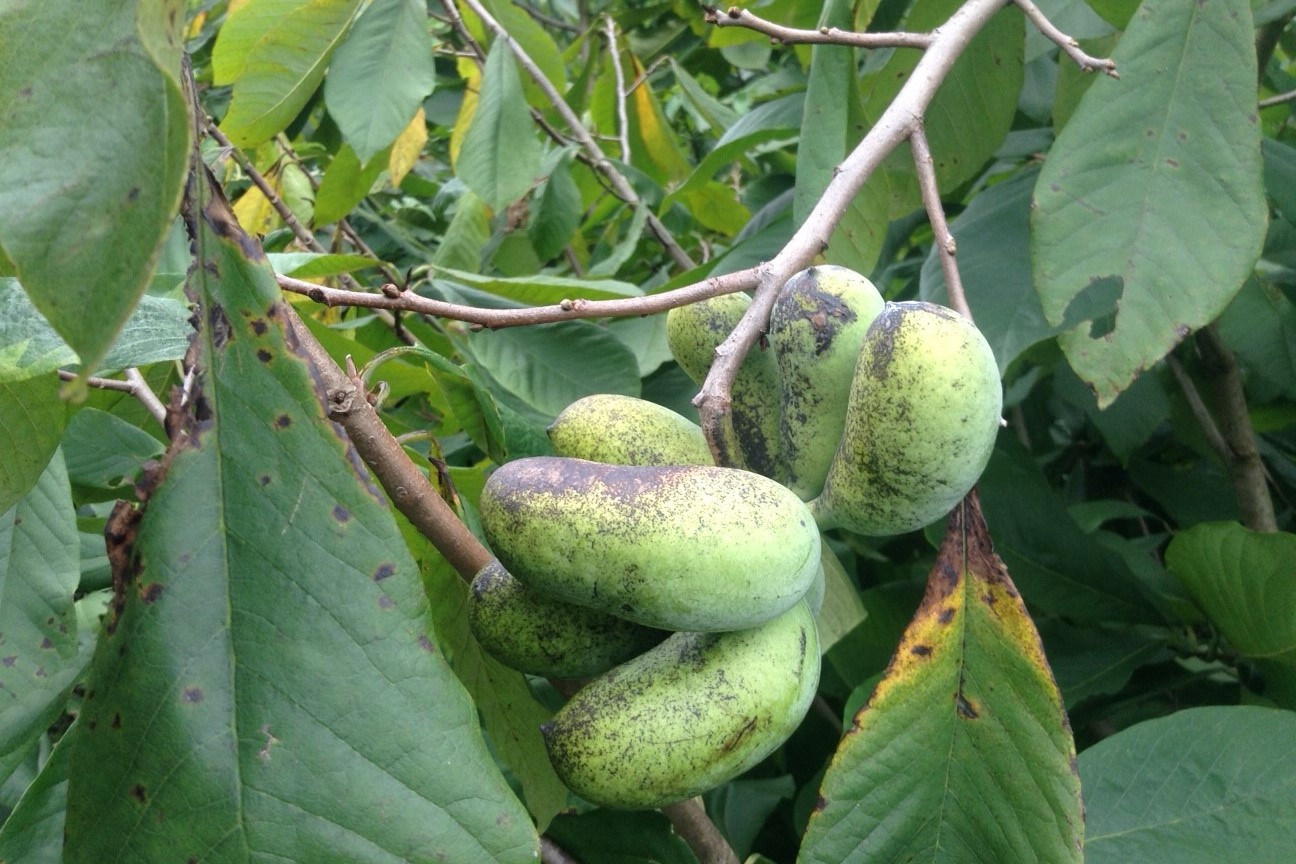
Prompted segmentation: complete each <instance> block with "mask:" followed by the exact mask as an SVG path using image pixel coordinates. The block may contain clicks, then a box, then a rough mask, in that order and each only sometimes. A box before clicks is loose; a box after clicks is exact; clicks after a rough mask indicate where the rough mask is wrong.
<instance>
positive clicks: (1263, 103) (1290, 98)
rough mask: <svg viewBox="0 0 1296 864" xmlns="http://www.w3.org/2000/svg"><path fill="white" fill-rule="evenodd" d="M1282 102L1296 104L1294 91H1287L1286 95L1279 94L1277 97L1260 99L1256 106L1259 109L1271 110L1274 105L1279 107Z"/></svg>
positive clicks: (1295, 91)
mask: <svg viewBox="0 0 1296 864" xmlns="http://www.w3.org/2000/svg"><path fill="white" fill-rule="evenodd" d="M1284 102H1296V90H1288V91H1287V92H1286V93H1279V94H1278V95H1277V96H1270V97H1269V98H1268V99H1261V100H1260V101H1259V102H1258V103H1256V104H1257V105H1258V106H1259V107H1261V108H1272V107H1273V106H1274V105H1281V104H1283V103H1284Z"/></svg>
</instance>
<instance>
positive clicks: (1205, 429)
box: [1166, 354, 1229, 464]
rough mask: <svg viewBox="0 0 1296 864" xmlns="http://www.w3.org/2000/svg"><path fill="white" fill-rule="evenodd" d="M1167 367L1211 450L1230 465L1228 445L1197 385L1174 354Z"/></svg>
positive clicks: (1167, 362) (1167, 356)
mask: <svg viewBox="0 0 1296 864" xmlns="http://www.w3.org/2000/svg"><path fill="white" fill-rule="evenodd" d="M1166 366H1167V367H1168V368H1169V369H1170V374H1171V375H1173V376H1174V379H1175V382H1176V383H1178V385H1179V389H1180V390H1182V391H1183V394H1184V400H1185V401H1186V402H1187V403H1188V410H1189V411H1190V412H1191V413H1192V415H1193V419H1194V420H1196V421H1197V425H1198V426H1200V427H1201V430H1202V435H1203V436H1205V438H1206V443H1207V444H1209V445H1210V448H1211V450H1213V451H1214V452H1215V455H1216V456H1218V457H1219V460H1220V461H1221V462H1223V463H1225V464H1228V461H1229V448H1228V444H1227V443H1225V441H1224V436H1223V435H1221V434H1220V431H1219V427H1218V426H1216V425H1215V418H1214V417H1212V416H1211V413H1210V409H1209V408H1207V407H1206V402H1205V400H1204V399H1202V397H1201V392H1200V391H1199V390H1198V389H1197V385H1196V384H1195V383H1193V380H1192V376H1191V375H1189V374H1188V370H1187V369H1185V368H1184V366H1183V364H1182V363H1180V362H1179V358H1178V357H1175V356H1174V355H1173V354H1168V355H1166Z"/></svg>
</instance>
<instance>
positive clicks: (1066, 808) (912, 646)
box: [798, 495, 1084, 864]
mask: <svg viewBox="0 0 1296 864" xmlns="http://www.w3.org/2000/svg"><path fill="white" fill-rule="evenodd" d="M1083 836H1084V809H1083V806H1082V805H1081V801H1080V778H1079V777H1077V776H1076V773H1075V744H1074V743H1073V741H1072V739H1071V729H1070V726H1069V724H1068V722H1067V718H1066V713H1065V712H1064V710H1063V708H1062V697H1061V694H1060V693H1059V692H1058V688H1057V685H1056V684H1055V683H1054V681H1053V677H1052V675H1051V673H1050V672H1049V668H1048V663H1047V662H1046V661H1045V659H1044V652H1043V649H1042V647H1041V646H1040V641H1039V635H1038V634H1037V633H1036V631H1035V626H1034V624H1033V623H1032V622H1031V619H1030V616H1029V615H1028V614H1027V612H1026V607H1025V606H1024V605H1023V604H1022V602H1021V598H1020V597H1019V596H1018V594H1017V591H1016V589H1015V588H1014V587H1013V583H1012V580H1011V579H1010V578H1009V576H1008V571H1007V569H1006V568H1005V567H1004V565H1003V562H1002V561H1000V560H999V558H998V557H997V556H995V554H994V552H993V551H992V550H991V547H990V535H989V534H988V532H987V530H986V527H985V522H984V520H982V518H981V511H980V507H979V506H978V505H977V503H976V498H975V495H973V496H969V498H968V499H966V500H965V501H964V502H963V503H962V504H960V505H959V506H958V507H956V508H955V509H954V512H953V513H952V514H951V515H950V521H949V528H948V531H947V532H946V535H945V542H944V544H943V545H942V546H941V550H940V553H939V555H938V556H937V560H936V566H935V568H934V569H933V570H932V572H931V575H930V576H929V577H928V583H927V593H926V595H925V596H924V597H923V602H922V605H921V606H920V607H919V609H918V612H917V614H916V615H915V616H914V619H913V621H912V622H911V623H910V625H909V628H908V629H907V630H906V631H905V635H904V637H903V638H902V639H901V641H900V645H899V647H898V648H897V649H896V653H895V656H894V657H893V658H892V660H891V665H890V666H889V667H888V669H887V672H886V675H885V677H884V678H883V680H882V681H881V683H879V684H878V686H877V689H876V690H875V691H874V693H873V696H872V698H871V699H870V700H869V703H868V705H867V706H866V707H865V708H863V709H862V710H861V711H860V712H859V713H858V714H856V715H855V722H854V723H853V724H852V725H851V727H850V728H849V729H848V731H847V732H846V736H845V738H844V739H843V740H842V742H841V744H840V745H839V746H838V748H837V753H836V755H835V756H834V757H833V760H832V763H831V764H830V765H829V767H828V772H827V774H826V775H825V776H824V780H823V785H822V786H821V787H820V790H819V803H818V804H817V805H816V806H815V812H814V814H813V815H812V816H811V817H810V824H809V825H808V826H807V828H806V834H805V840H804V842H803V844H802V847H801V855H800V858H799V859H798V860H799V861H800V862H803V864H809V862H825V864H827V862H831V864H864V862H870V864H871V862H875V861H911V862H950V864H965V862H969V861H985V862H1000V861H1037V862H1054V861H1056V862H1080V861H1081V860H1082V858H1083V855H1082V853H1081V846H1082V838H1083Z"/></svg>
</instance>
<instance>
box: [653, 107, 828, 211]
mask: <svg viewBox="0 0 1296 864" xmlns="http://www.w3.org/2000/svg"><path fill="white" fill-rule="evenodd" d="M804 110H805V93H790V94H788V95H786V96H781V97H779V98H778V99H772V100H770V101H769V102H763V103H761V104H760V105H757V106H756V107H755V108H753V109H752V110H751V111H749V112H747V113H746V114H744V115H742V116H741V117H740V118H738V121H737V122H736V123H734V124H733V125H732V126H730V127H729V128H728V129H726V130H725V133H724V135H722V136H721V137H720V140H719V141H717V142H716V145H715V147H714V148H713V149H712V150H711V152H710V153H707V155H706V156H705V157H703V159H702V161H701V162H699V163H698V165H697V167H696V168H694V169H693V173H691V174H689V176H688V179H687V180H685V181H684V182H683V183H681V184H680V185H679V187H678V188H676V189H675V190H674V191H672V192H671V193H670V194H669V195H667V196H666V198H665V199H664V201H663V206H669V205H670V204H671V202H673V201H675V200H676V199H677V198H678V197H679V196H681V195H684V194H685V193H687V192H689V191H690V190H692V189H695V188H698V187H700V186H702V185H705V184H706V183H707V182H709V181H710V180H711V179H712V178H714V177H715V176H716V174H718V173H719V172H720V171H721V170H723V169H724V168H726V167H728V166H729V165H731V164H732V163H733V162H734V161H735V160H737V159H740V158H742V157H743V156H744V155H747V154H749V153H752V152H755V151H761V150H764V149H765V148H773V149H777V148H780V147H783V146H785V145H787V144H789V143H791V142H793V141H796V140H797V138H798V137H799V135H800V127H799V125H798V124H799V123H800V119H801V115H802V113H803V112H804Z"/></svg>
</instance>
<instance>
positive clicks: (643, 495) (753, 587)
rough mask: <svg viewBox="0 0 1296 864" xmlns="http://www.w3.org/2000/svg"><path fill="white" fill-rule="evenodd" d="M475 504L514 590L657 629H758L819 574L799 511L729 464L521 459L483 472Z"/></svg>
mask: <svg viewBox="0 0 1296 864" xmlns="http://www.w3.org/2000/svg"><path fill="white" fill-rule="evenodd" d="M478 506H479V510H480V514H481V523H482V528H483V529H484V531H485V533H486V539H487V542H488V543H489V544H490V547H491V549H492V550H493V551H494V553H495V555H496V557H498V558H499V560H500V562H501V563H502V564H504V566H505V567H506V568H508V571H509V572H510V573H512V574H513V575H514V576H516V577H517V578H518V579H519V580H520V581H522V582H523V583H524V584H526V585H528V586H530V587H532V588H534V589H535V590H537V591H541V592H543V593H545V594H548V595H550V596H553V597H556V598H559V599H562V600H565V601H566V602H569V603H575V604H577V605H580V606H587V607H590V608H593V609H598V610H600V611H603V612H607V613H609V614H612V615H616V616H618V617H622V618H628V619H630V620H633V621H637V622H638V623H640V624H644V625H647V626H649V627H657V628H661V629H665V630H695V631H717V630H737V629H741V628H744V627H752V626H755V625H756V624H760V623H762V622H764V621H767V620H769V619H770V618H773V617H775V616H776V615H778V614H780V613H782V612H783V611H785V610H786V609H788V608H790V607H791V606H792V605H793V604H794V603H796V602H797V601H798V600H799V599H801V597H802V596H804V595H805V593H806V591H807V590H809V588H810V585H811V584H812V582H813V580H814V577H815V573H816V571H817V568H818V559H819V549H820V541H819V532H818V528H817V526H816V525H815V523H814V518H813V517H812V516H811V514H810V511H809V509H808V508H807V507H806V505H805V504H803V503H802V502H801V501H800V500H799V499H798V498H797V497H796V496H795V495H793V494H792V493H791V492H789V491H788V490H787V489H785V488H784V487H782V486H780V485H779V484H778V483H775V482H774V481H772V480H770V479H768V478H765V477H761V476H760V475H758V474H753V473H751V472H749V471H741V470H738V469H735V468H719V467H716V466H703V465H683V466H627V465H604V464H600V463H596V462H587V461H585V460H582V459H567V458H562V457H555V456H541V457H531V458H527V459H519V460H516V461H514V462H509V463H507V464H505V465H503V466H501V467H500V468H499V469H498V470H497V471H496V472H495V473H494V474H492V475H491V477H490V479H489V480H488V481H487V483H486V486H485V488H484V489H483V491H482V495H481V498H480V501H479V505H478Z"/></svg>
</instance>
